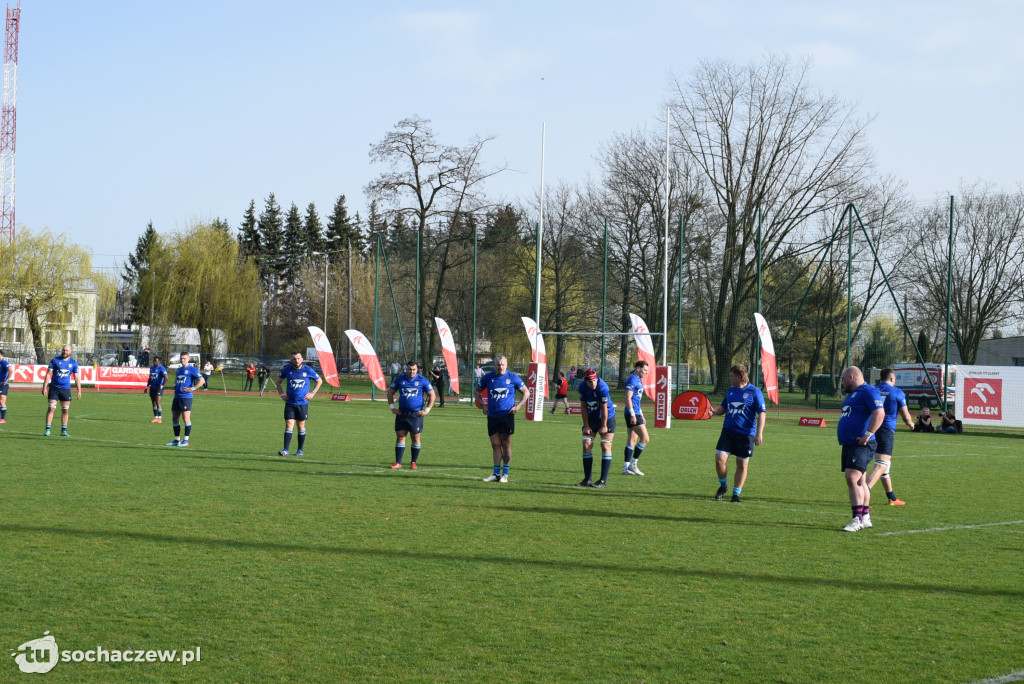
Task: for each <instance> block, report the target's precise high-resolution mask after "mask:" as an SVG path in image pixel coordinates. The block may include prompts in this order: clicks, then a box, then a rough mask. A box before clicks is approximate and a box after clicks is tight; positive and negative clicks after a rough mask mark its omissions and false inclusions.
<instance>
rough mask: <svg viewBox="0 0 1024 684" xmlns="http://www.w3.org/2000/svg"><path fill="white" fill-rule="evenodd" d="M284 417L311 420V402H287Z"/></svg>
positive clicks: (286, 418)
mask: <svg viewBox="0 0 1024 684" xmlns="http://www.w3.org/2000/svg"><path fill="white" fill-rule="evenodd" d="M284 419H285V420H301V421H306V420H309V404H289V403H287V402H285V405H284Z"/></svg>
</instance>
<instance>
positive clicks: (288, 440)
mask: <svg viewBox="0 0 1024 684" xmlns="http://www.w3.org/2000/svg"><path fill="white" fill-rule="evenodd" d="M291 445H292V431H291V430H285V431H284V450H285V451H288V447H290V446H291Z"/></svg>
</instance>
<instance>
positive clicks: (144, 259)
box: [121, 221, 157, 323]
mask: <svg viewBox="0 0 1024 684" xmlns="http://www.w3.org/2000/svg"><path fill="white" fill-rule="evenodd" d="M156 240H157V235H156V230H155V229H154V228H153V222H152V221H150V222H149V224H147V225H146V231H145V232H144V233H143V234H142V235H141V236H140V237H139V240H138V242H136V243H135V251H134V252H133V253H131V254H129V255H128V263H126V264H125V265H124V267H123V269H124V270H123V271H122V272H121V280H122V282H123V283H124V284H125V287H126V288H128V290H129V292H130V293H131V304H130V306H131V309H130V311H129V312H128V316H129V317H130V320H131V321H132V322H133V323H141V322H143V321H144V320H147V319H146V316H145V312H144V311H140V305H141V304H142V301H141V294H142V291H143V287H142V285H143V281H144V280H145V279H147V278H151V277H152V272H151V269H152V264H151V262H150V255H151V254H152V249H153V247H155V246H156ZM151 290H152V287H148V288H146V290H145V291H146V292H149V291H151Z"/></svg>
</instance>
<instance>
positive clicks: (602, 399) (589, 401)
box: [576, 368, 615, 489]
mask: <svg viewBox="0 0 1024 684" xmlns="http://www.w3.org/2000/svg"><path fill="white" fill-rule="evenodd" d="M578 390H579V394H580V412H581V413H582V414H583V479H582V480H581V481H580V482H578V483H577V485H576V486H577V487H594V488H596V489H604V488H605V487H606V486H608V471H609V470H610V469H611V465H612V440H613V439H615V404H614V403H613V402H612V398H611V392H610V391H609V390H608V384H607V383H606V382H605V381H604V380H602V379H601V378H599V377H597V371H596V370H594V369H593V368H588V369H587V370H586V371H585V372H584V373H583V381H582V382H581V383H580V384H579V387H578ZM597 435H600V438H601V479H599V480H598V481H597V482H593V481H591V479H590V478H591V473H592V472H593V468H594V437H595V436H597Z"/></svg>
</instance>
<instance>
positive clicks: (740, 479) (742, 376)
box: [711, 363, 766, 503]
mask: <svg viewBox="0 0 1024 684" xmlns="http://www.w3.org/2000/svg"><path fill="white" fill-rule="evenodd" d="M729 382H731V383H732V386H731V387H729V389H728V390H727V391H726V393H725V397H724V398H723V399H722V403H721V404H720V405H719V406H716V407H715V408H713V409H712V410H711V414H712V415H715V416H721V415H723V414H724V415H725V420H724V421H723V422H722V434H721V436H719V438H718V444H717V445H716V446H715V468H716V470H717V471H718V491H717V492H715V500H716V501H721V500H722V498H723V497H724V496H725V492H726V491H727V489H728V482H729V454H733V455H734V456H736V473H735V475H733V487H732V500H733V501H734V502H736V503H740V501H742V499H740V493H741V492H742V491H743V485H744V483H746V481H747V471H748V465H749V463H750V458H751V457H752V456H753V455H754V447H755V446H761V442H763V441H764V420H765V415H766V414H765V405H764V395H763V394H762V393H761V390H760V389H758V388H757V387H755V386H754V385H752V384H750V378H749V376H748V375H747V367H746V366H744V365H743V364H742V363H737V364H736V365H734V366H733V367H732V368H730V369H729Z"/></svg>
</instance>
